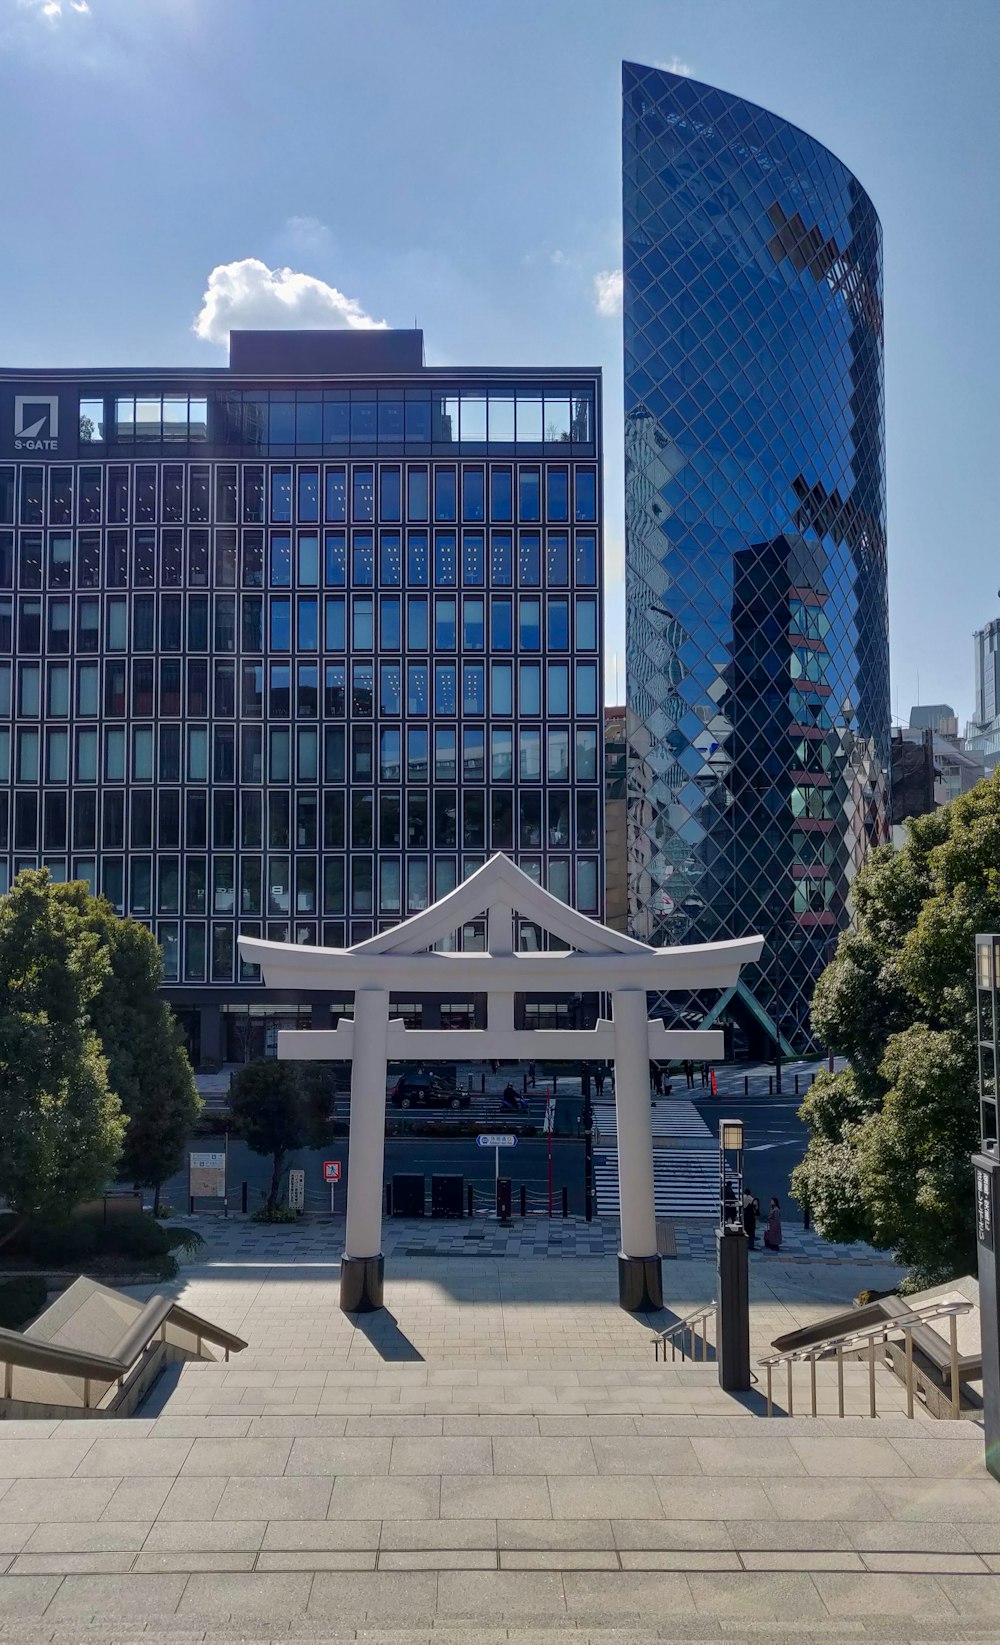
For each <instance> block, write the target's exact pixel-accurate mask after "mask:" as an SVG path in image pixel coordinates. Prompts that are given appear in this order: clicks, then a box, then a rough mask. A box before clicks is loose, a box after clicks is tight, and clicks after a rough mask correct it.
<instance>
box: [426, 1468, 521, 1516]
mask: <svg viewBox="0 0 1000 1645" xmlns="http://www.w3.org/2000/svg"><path fill="white" fill-rule="evenodd" d="M551 1513H552V1505H551V1500H550V1496H549V1485H548V1481H547V1480H546V1479H545V1477H544V1475H541V1476H539V1475H530V1474H517V1475H513V1474H508V1475H502V1476H501V1475H490V1476H485V1475H476V1474H446V1475H445V1476H444V1477H443V1479H442V1481H441V1518H442V1519H489V1518H490V1517H491V1516H493V1515H495V1516H496V1518H497V1519H545V1518H547V1517H548V1516H549V1515H551ZM400 1517H401V1518H405V1517H408V1516H405V1515H401V1516H400Z"/></svg>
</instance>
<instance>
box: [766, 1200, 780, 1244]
mask: <svg viewBox="0 0 1000 1645" xmlns="http://www.w3.org/2000/svg"><path fill="white" fill-rule="evenodd" d="M764 1248H765V1250H767V1251H780V1250H781V1204H780V1201H778V1200H777V1199H772V1201H771V1206H770V1209H769V1211H768V1213H767V1223H766V1224H765V1227H764Z"/></svg>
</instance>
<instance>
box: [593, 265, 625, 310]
mask: <svg viewBox="0 0 1000 1645" xmlns="http://www.w3.org/2000/svg"><path fill="white" fill-rule="evenodd" d="M594 305H595V307H596V309H597V312H598V314H603V315H605V316H606V317H607V319H609V320H614V319H616V318H617V316H618V315H619V314H620V313H621V311H622V271H621V269H620V268H613V269H608V270H606V272H605V273H603V274H595V275H594Z"/></svg>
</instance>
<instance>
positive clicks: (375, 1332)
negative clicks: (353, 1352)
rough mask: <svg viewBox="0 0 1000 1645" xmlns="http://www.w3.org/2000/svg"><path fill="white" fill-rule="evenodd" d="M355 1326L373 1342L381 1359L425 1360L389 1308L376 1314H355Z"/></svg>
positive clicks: (353, 1317) (382, 1309)
mask: <svg viewBox="0 0 1000 1645" xmlns="http://www.w3.org/2000/svg"><path fill="white" fill-rule="evenodd" d="M351 1318H352V1319H353V1321H354V1325H355V1328H356V1329H357V1330H358V1331H360V1332H361V1335H362V1336H363V1337H366V1338H367V1339H368V1341H369V1342H370V1343H371V1345H372V1347H373V1348H374V1349H375V1352H376V1353H377V1354H378V1356H379V1358H380V1359H385V1360H394V1361H398V1360H421V1361H422V1360H423V1357H424V1356H423V1354H422V1353H421V1352H420V1350H419V1349H418V1348H417V1347H416V1346H415V1345H414V1344H413V1343H412V1342H411V1341H410V1339H409V1337H408V1336H406V1335H405V1334H404V1332H402V1331H401V1330H400V1329H399V1326H398V1325H397V1323H396V1320H395V1318H394V1317H393V1315H392V1314H390V1312H389V1310H388V1308H380V1309H379V1311H378V1313H375V1314H353V1315H352V1316H351Z"/></svg>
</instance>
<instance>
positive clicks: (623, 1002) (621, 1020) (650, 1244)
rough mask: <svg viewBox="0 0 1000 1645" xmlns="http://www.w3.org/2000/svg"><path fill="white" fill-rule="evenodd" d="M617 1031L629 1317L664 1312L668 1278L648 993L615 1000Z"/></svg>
mask: <svg viewBox="0 0 1000 1645" xmlns="http://www.w3.org/2000/svg"><path fill="white" fill-rule="evenodd" d="M612 1009H613V1011H614V1029H615V1051H614V1056H615V1106H616V1109H617V1115H618V1119H617V1127H618V1199H619V1204H620V1206H621V1249H620V1251H619V1253H618V1300H619V1302H620V1303H621V1306H622V1307H623V1308H626V1309H627V1310H628V1311H629V1313H633V1314H634V1313H639V1312H644V1311H645V1310H646V1309H653V1308H662V1307H663V1275H662V1271H661V1267H660V1258H659V1255H658V1253H657V1249H656V1207H655V1204H654V1201H653V1127H652V1115H651V1112H650V1094H649V1023H648V1021H647V1018H646V992H645V989H642V990H640V989H638V988H627V989H620V990H619V991H617V992H616V993H614V994H613V995H612Z"/></svg>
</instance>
